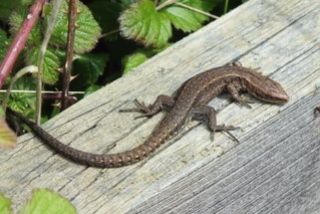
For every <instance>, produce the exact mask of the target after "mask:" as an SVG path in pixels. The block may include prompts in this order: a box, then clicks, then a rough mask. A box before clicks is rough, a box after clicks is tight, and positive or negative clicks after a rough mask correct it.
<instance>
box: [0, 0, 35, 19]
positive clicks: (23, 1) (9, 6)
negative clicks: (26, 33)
mask: <svg viewBox="0 0 320 214" xmlns="http://www.w3.org/2000/svg"><path fill="white" fill-rule="evenodd" d="M32 2H33V0H1V1H0V19H2V20H3V21H4V22H7V21H8V17H9V16H10V14H11V13H12V11H13V10H15V9H16V8H18V7H20V6H22V5H29V4H31V3H32Z"/></svg>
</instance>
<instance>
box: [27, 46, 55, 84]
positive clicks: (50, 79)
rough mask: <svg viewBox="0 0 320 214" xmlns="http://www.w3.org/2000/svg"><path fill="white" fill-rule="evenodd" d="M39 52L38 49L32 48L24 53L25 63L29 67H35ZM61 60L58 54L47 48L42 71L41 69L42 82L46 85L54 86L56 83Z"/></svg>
mask: <svg viewBox="0 0 320 214" xmlns="http://www.w3.org/2000/svg"><path fill="white" fill-rule="evenodd" d="M39 54H40V50H39V47H33V48H32V49H29V50H28V51H27V52H26V62H27V64H29V65H37V63H38V59H39ZM60 63H61V60H60V58H59V57H58V54H57V53H56V51H55V50H53V49H52V48H49V47H48V48H47V51H46V54H45V57H44V62H43V69H42V81H43V82H44V83H47V84H51V85H52V84H54V83H56V82H57V81H58V77H59V73H58V71H57V69H58V68H59V67H60Z"/></svg>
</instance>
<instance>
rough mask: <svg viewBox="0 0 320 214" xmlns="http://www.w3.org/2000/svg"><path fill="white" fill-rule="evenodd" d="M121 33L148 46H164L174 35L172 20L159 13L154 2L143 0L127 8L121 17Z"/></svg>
mask: <svg viewBox="0 0 320 214" xmlns="http://www.w3.org/2000/svg"><path fill="white" fill-rule="evenodd" d="M119 21H120V33H121V34H122V35H123V36H124V37H126V38H128V39H133V40H135V41H137V42H140V43H143V44H144V45H146V46H158V47H160V46H163V45H165V44H166V43H167V41H168V40H169V38H170V37H171V35H172V31H171V25H170V21H169V19H168V18H167V16H166V15H165V14H163V13H158V12H157V11H156V9H155V6H154V2H153V1H151V0H141V1H139V2H137V3H135V4H132V5H131V6H130V8H129V9H127V10H125V11H124V12H123V13H122V14H121V16H120V18H119Z"/></svg>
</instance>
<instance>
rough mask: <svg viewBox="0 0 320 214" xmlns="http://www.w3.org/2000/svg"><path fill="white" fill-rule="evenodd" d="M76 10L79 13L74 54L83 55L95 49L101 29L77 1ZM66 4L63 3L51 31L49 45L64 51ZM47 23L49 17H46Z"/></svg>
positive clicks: (85, 8) (66, 30) (66, 27)
mask: <svg viewBox="0 0 320 214" xmlns="http://www.w3.org/2000/svg"><path fill="white" fill-rule="evenodd" d="M77 6H78V10H79V11H81V12H80V13H79V14H78V15H77V21H76V24H77V26H79V27H78V28H77V29H76V32H75V41H74V52H75V53H84V52H88V51H90V50H91V49H93V48H94V47H95V44H96V43H97V41H98V38H99V36H100V35H101V29H100V27H99V25H98V23H97V22H96V21H95V19H94V18H93V16H92V14H91V11H90V10H89V9H88V8H87V7H86V6H85V5H84V4H83V3H81V2H80V1H78V4H77ZM67 11H68V4H67V1H63V4H62V5H61V10H60V12H59V15H58V17H57V21H56V25H55V27H54V29H53V32H52V35H51V39H50V44H51V45H53V46H57V47H60V48H61V49H65V47H66V44H67V34H68V13H67ZM46 20H47V21H48V20H49V16H47V19H46Z"/></svg>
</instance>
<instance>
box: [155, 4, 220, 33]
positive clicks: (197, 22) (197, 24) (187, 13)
mask: <svg viewBox="0 0 320 214" xmlns="http://www.w3.org/2000/svg"><path fill="white" fill-rule="evenodd" d="M162 2H164V0H163V1H162ZM179 2H181V3H183V4H185V5H188V6H190V7H192V8H195V9H199V10H201V11H204V12H208V11H210V10H211V9H212V8H213V6H214V5H215V4H214V1H212V0H201V1H199V0H198V1H194V0H181V1H179ZM160 12H161V13H163V14H165V15H166V16H167V17H168V18H169V19H170V21H171V22H172V24H173V25H174V27H175V28H177V29H180V30H182V31H184V32H191V31H195V30H197V29H199V28H201V27H202V23H203V22H204V21H206V20H208V16H205V15H202V14H200V13H198V12H195V11H192V10H190V9H187V8H184V7H182V6H179V5H175V4H172V5H170V6H167V7H165V8H163V9H162V10H161V11H160Z"/></svg>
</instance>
